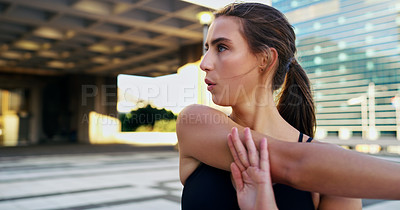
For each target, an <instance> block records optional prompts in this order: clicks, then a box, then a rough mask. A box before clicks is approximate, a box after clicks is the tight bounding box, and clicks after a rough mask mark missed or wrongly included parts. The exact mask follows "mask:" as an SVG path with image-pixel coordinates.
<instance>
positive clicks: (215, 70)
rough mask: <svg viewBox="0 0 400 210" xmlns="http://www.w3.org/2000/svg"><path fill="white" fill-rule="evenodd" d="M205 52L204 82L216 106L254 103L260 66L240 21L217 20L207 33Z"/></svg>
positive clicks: (229, 19)
mask: <svg viewBox="0 0 400 210" xmlns="http://www.w3.org/2000/svg"><path fill="white" fill-rule="evenodd" d="M206 49H207V52H206V54H205V55H204V58H203V60H202V62H201V64H200V68H201V69H202V70H203V71H205V72H206V80H205V82H206V83H207V84H208V90H209V91H210V92H211V93H212V98H213V101H214V103H216V104H218V105H222V106H234V105H237V104H239V103H245V102H248V101H249V100H252V99H253V98H254V96H253V95H254V94H253V92H254V90H255V88H256V87H257V84H258V81H259V76H260V67H259V61H258V59H257V56H255V55H254V54H253V53H252V52H250V48H249V46H248V44H247V41H246V39H245V38H244V37H243V35H242V34H241V33H240V22H239V20H238V19H237V18H236V17H225V16H222V17H218V18H217V19H215V21H214V22H213V23H212V24H211V26H210V28H209V31H208V35H207V39H206Z"/></svg>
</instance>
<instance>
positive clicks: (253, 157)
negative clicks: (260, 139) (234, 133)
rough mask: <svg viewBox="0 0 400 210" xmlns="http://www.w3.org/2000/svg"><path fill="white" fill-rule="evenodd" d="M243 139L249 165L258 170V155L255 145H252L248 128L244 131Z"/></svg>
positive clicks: (252, 141)
mask: <svg viewBox="0 0 400 210" xmlns="http://www.w3.org/2000/svg"><path fill="white" fill-rule="evenodd" d="M244 138H245V143H246V148H247V153H248V154H247V155H248V157H249V160H250V165H251V166H254V167H257V168H258V165H259V161H260V158H259V155H258V151H257V148H256V145H255V144H254V140H253V137H252V136H251V131H250V128H245V129H244Z"/></svg>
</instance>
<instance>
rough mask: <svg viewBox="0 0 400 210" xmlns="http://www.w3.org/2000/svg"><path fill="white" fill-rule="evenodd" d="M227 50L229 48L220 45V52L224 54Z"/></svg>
mask: <svg viewBox="0 0 400 210" xmlns="http://www.w3.org/2000/svg"><path fill="white" fill-rule="evenodd" d="M225 50H227V48H226V47H225V46H224V45H218V52H223V51H225Z"/></svg>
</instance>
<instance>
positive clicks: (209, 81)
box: [204, 79, 216, 91]
mask: <svg viewBox="0 0 400 210" xmlns="http://www.w3.org/2000/svg"><path fill="white" fill-rule="evenodd" d="M204 82H205V83H206V84H207V90H208V91H211V90H212V89H213V88H214V87H215V85H216V83H215V82H212V81H211V80H209V79H205V80H204Z"/></svg>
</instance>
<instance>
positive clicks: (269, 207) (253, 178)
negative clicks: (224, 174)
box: [228, 129, 278, 210]
mask: <svg viewBox="0 0 400 210" xmlns="http://www.w3.org/2000/svg"><path fill="white" fill-rule="evenodd" d="M245 137H246V148H247V151H248V152H246V153H247V156H246V157H247V160H249V161H248V162H247V163H248V165H246V164H244V163H242V162H241V161H240V159H239V156H238V151H240V150H236V148H235V145H236V146H239V147H244V145H243V144H242V142H241V141H239V144H238V142H237V141H235V143H234V140H233V139H232V135H229V136H228V145H229V149H230V151H231V153H232V156H233V157H234V160H235V162H233V163H232V164H231V171H232V177H233V180H234V183H235V186H236V191H237V197H238V203H239V207H240V209H243V210H246V209H251V210H276V209H278V207H277V206H276V203H275V197H274V192H273V189H272V181H271V174H270V167H269V157H268V148H267V147H268V144H267V139H266V138H263V139H261V142H260V147H259V148H260V153H259V152H258V150H257V149H256V146H255V145H254V141H253V140H252V137H251V133H250V129H246V130H245ZM245 165H246V166H245Z"/></svg>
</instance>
